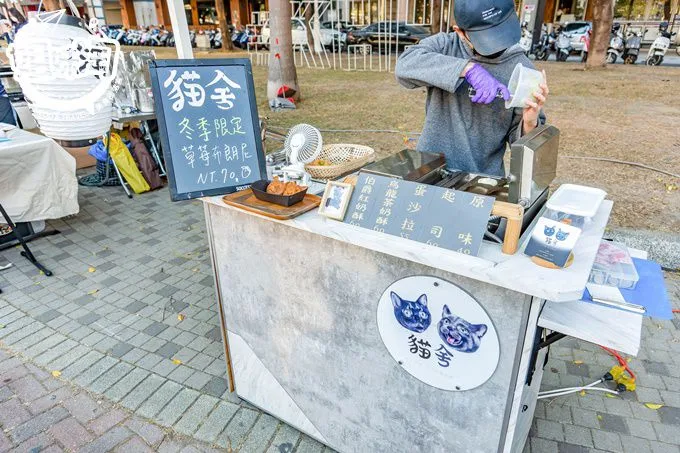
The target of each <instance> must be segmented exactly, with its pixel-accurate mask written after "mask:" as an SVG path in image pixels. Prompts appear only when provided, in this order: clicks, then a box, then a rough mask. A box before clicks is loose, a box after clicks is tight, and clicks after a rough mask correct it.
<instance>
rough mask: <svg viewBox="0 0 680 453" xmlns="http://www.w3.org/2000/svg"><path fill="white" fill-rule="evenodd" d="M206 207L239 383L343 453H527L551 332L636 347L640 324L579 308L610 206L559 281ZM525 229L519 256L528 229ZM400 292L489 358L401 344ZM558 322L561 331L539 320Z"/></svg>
mask: <svg viewBox="0 0 680 453" xmlns="http://www.w3.org/2000/svg"><path fill="white" fill-rule="evenodd" d="M203 202H204V206H205V216H206V223H207V229H208V237H209V242H210V250H211V253H212V259H213V264H214V271H215V280H216V287H217V294H218V304H219V312H220V315H221V316H222V326H223V328H224V333H225V339H226V344H227V348H228V356H227V357H228V360H229V369H230V376H229V377H230V379H231V384H232V385H233V386H234V387H235V390H236V393H237V394H238V396H239V397H241V398H243V399H245V400H247V401H248V402H250V403H252V404H254V405H255V406H257V407H259V408H261V409H263V410H264V411H266V412H268V413H270V414H272V415H274V416H276V417H278V418H280V419H281V420H284V421H285V422H287V423H289V424H290V425H292V426H294V427H296V428H298V429H299V430H301V431H303V432H305V433H306V434H308V435H310V436H312V437H313V438H315V439H317V440H319V441H320V442H322V443H324V444H326V445H329V446H331V447H333V448H335V449H337V450H338V451H343V452H359V451H392V452H400V451H403V452H412V451H432V452H435V451H480V452H482V451H484V452H486V451H488V452H492V451H522V449H523V446H524V443H525V441H526V439H527V436H528V432H529V428H530V426H531V421H532V418H533V412H534V407H535V403H536V397H537V394H538V390H539V387H540V384H541V378H542V374H543V365H544V364H545V361H546V354H547V352H548V349H549V347H548V346H547V345H545V347H541V346H542V345H541V343H542V342H543V343H544V344H545V343H549V341H547V342H546V339H547V338H548V337H547V332H546V331H545V330H544V329H543V327H542V326H541V324H543V323H545V325H549V326H550V328H551V329H558V328H560V330H559V331H562V332H567V333H569V334H570V335H572V336H577V337H581V338H584V339H587V340H588V341H594V342H596V343H598V344H602V345H606V346H611V347H614V348H616V349H619V350H622V351H625V352H628V353H633V354H635V353H636V352H637V349H638V347H639V339H640V329H641V322H642V316H641V315H636V314H631V313H627V312H624V311H621V310H617V309H615V308H608V307H604V306H596V305H592V304H585V303H583V302H578V301H579V300H580V299H581V297H582V295H583V292H584V287H585V286H586V282H587V281H588V277H589V274H590V271H591V267H592V265H593V262H594V260H595V256H596V254H597V252H598V247H599V245H600V242H601V240H602V237H603V234H604V231H605V227H606V225H607V222H608V219H609V215H610V212H611V209H612V202H611V201H604V202H602V204H601V205H600V207H599V209H598V211H597V213H596V215H595V216H594V217H593V218H592V219H591V221H590V222H589V223H588V225H587V226H586V227H585V228H584V230H583V233H582V235H581V237H580V238H579V240H578V242H577V244H576V246H575V248H574V249H573V251H572V253H573V255H574V257H575V259H574V262H573V264H572V265H571V266H570V267H568V268H566V269H558V270H557V269H549V268H545V267H541V266H539V265H537V264H535V263H534V262H533V261H532V260H531V259H530V258H529V257H528V256H525V255H523V254H521V253H516V254H504V253H502V250H501V249H502V246H501V245H500V244H497V243H492V242H489V241H484V243H483V244H481V248H480V250H479V254H478V256H476V257H475V256H469V255H466V254H463V253H457V252H455V251H451V250H445V249H442V248H438V247H434V246H431V245H428V244H422V243H419V242H415V241H413V240H410V239H405V238H401V237H393V236H387V235H385V234H384V233H379V232H375V231H372V230H369V229H364V228H360V227H357V226H354V225H350V224H347V223H341V222H337V221H333V220H330V219H328V218H326V217H323V216H321V215H319V213H318V212H316V211H311V212H308V213H306V214H303V215H301V216H299V217H296V218H294V219H291V220H285V221H281V220H276V219H272V218H267V217H265V216H261V215H257V214H254V213H252V212H246V211H244V210H241V209H238V208H236V207H233V206H229V205H227V204H225V203H224V202H223V200H222V197H210V198H204V199H203ZM524 231H525V232H524V234H523V235H522V237H521V239H520V243H521V244H524V243H525V242H526V241H527V240H528V237H529V233H530V232H531V225H528V226H527V227H526V228H525V229H524ZM395 294H396V295H397V297H398V298H399V299H398V301H397V303H404V302H403V301H409V302H410V303H412V304H413V305H412V306H414V305H415V302H417V299H418V298H419V297H422V295H425V298H427V299H428V302H427V303H428V305H429V316H430V317H432V318H433V319H436V318H438V317H439V316H440V314H442V320H441V321H440V324H439V326H440V328H441V322H442V321H443V320H444V319H445V318H446V316H445V315H446V314H447V313H453V315H450V316H449V318H448V319H449V320H454V321H455V320H456V316H459V317H460V318H463V316H462V314H461V313H465V316H469V317H470V319H468V320H466V321H469V322H467V323H463V324H462V326H459V327H460V328H463V329H465V328H467V329H466V330H467V331H468V332H467V333H468V335H469V336H470V337H471V339H468V341H469V342H471V343H474V342H475V341H479V342H480V343H481V345H480V346H479V350H478V351H477V353H481V352H482V351H483V350H484V346H487V348H486V350H485V351H484V355H483V356H482V357H477V358H476V360H470V359H469V356H470V355H471V354H469V353H466V352H458V351H455V350H451V349H449V350H451V351H452V352H453V354H452V357H442V354H441V353H440V354H438V353H437V346H438V343H435V341H437V340H438V339H437V338H436V336H434V337H433V336H430V337H424V338H422V337H421V336H420V335H418V334H417V333H416V334H414V335H412V336H413V337H415V338H416V341H415V342H412V341H411V340H409V339H408V338H410V337H407V338H402V337H399V334H398V333H397V334H394V333H393V332H390V329H391V327H390V326H385V323H386V322H387V321H385V320H387V319H388V318H389V317H390V313H391V308H392V306H393V304H391V303H390V299H392V298H394V295H395ZM418 300H420V299H418ZM392 302H393V301H392ZM562 303H565V308H564V309H561V308H560V304H562ZM442 304H443V305H445V307H442ZM574 304H578V305H576V309H574ZM420 305H422V304H420ZM579 305H583V306H585V308H584V309H583V310H580V307H579ZM546 307H549V308H550V309H546ZM570 307H571V312H569V314H565V313H564V310H567V311H568V310H569V309H570ZM414 310H417V308H415V307H414ZM442 310H443V313H442ZM454 312H455V313H454ZM551 312H555V313H556V315H555V316H554V318H556V319H550V317H549V316H548V318H547V319H544V320H542V321H543V322H541V314H542V313H544V314H547V313H551ZM460 318H459V319H460ZM432 324H434V322H432ZM558 324H559V325H558ZM480 325H483V326H484V327H483V328H481V327H475V326H480ZM475 328H476V329H477V331H476V335H477V336H478V337H479V336H480V335H479V334H480V329H483V330H484V333H483V335H481V337H480V338H478V339H475V338H474V336H475V332H473V330H474V329H475ZM392 330H394V329H392ZM440 330H441V329H440ZM413 331H414V332H417V331H418V328H415V329H413ZM622 331H624V332H629V335H628V336H625V335H624V337H625V339H624V340H623V343H622V340H621V335H620V334H621V332H622ZM407 333H408V332H407ZM423 340H424V342H423ZM461 341H463V340H461ZM414 343H415V344H414ZM423 346H425V347H423ZM428 346H429V347H428ZM471 347H472V348H474V344H473V345H472V346H471ZM425 355H427V356H428V357H427V360H425V358H424V356H425ZM445 359H449V364H448V366H447V367H441V366H440V364H441V363H444V362H446V360H445Z"/></svg>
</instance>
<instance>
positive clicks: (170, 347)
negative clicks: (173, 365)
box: [155, 341, 181, 359]
mask: <svg viewBox="0 0 680 453" xmlns="http://www.w3.org/2000/svg"><path fill="white" fill-rule="evenodd" d="M180 349H181V347H180V346H179V345H178V344H175V343H173V342H171V341H168V342H166V343H165V344H164V345H163V346H161V347H160V348H158V349H157V350H156V351H155V353H156V354H158V355H160V356H162V357H165V358H166V359H171V358H172V357H173V356H174V355H175V354H176V353H177V352H178V351H179V350H180Z"/></svg>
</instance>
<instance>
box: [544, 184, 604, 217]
mask: <svg viewBox="0 0 680 453" xmlns="http://www.w3.org/2000/svg"><path fill="white" fill-rule="evenodd" d="M606 195H607V192H605V191H604V190H602V189H596V188H595V187H587V186H579V185H576V184H562V185H561V186H560V187H559V188H558V189H557V190H556V191H555V193H554V194H553V195H552V197H550V199H549V200H548V202H547V203H546V206H547V207H548V209H552V210H553V211H560V212H564V213H566V214H571V215H578V216H582V217H594V216H595V214H596V213H597V210H598V209H599V208H600V203H602V200H604V197H605V196H606Z"/></svg>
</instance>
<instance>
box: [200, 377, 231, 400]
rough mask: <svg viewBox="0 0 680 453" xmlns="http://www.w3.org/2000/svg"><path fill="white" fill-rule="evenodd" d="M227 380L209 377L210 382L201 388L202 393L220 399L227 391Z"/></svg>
mask: <svg viewBox="0 0 680 453" xmlns="http://www.w3.org/2000/svg"><path fill="white" fill-rule="evenodd" d="M227 388H228V385H227V380H226V379H224V378H218V377H215V376H213V377H211V378H210V380H209V381H208V382H207V383H206V384H205V386H204V387H203V391H204V392H205V393H208V394H209V395H212V396H215V397H218V398H219V397H220V396H222V394H223V393H224V392H226V391H227Z"/></svg>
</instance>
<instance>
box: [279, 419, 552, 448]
mask: <svg viewBox="0 0 680 453" xmlns="http://www.w3.org/2000/svg"><path fill="white" fill-rule="evenodd" d="M299 439H300V432H299V431H298V430H296V429H295V428H292V427H290V426H288V425H286V424H281V425H280V426H279V430H278V431H277V432H276V436H274V439H273V440H272V442H271V445H270V446H269V448H268V449H267V453H281V452H282V451H286V452H287V451H293V449H294V448H295V445H297V442H298V440H299ZM532 450H533V447H532ZM537 451H545V452H546V453H548V452H550V451H554V450H537Z"/></svg>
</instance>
